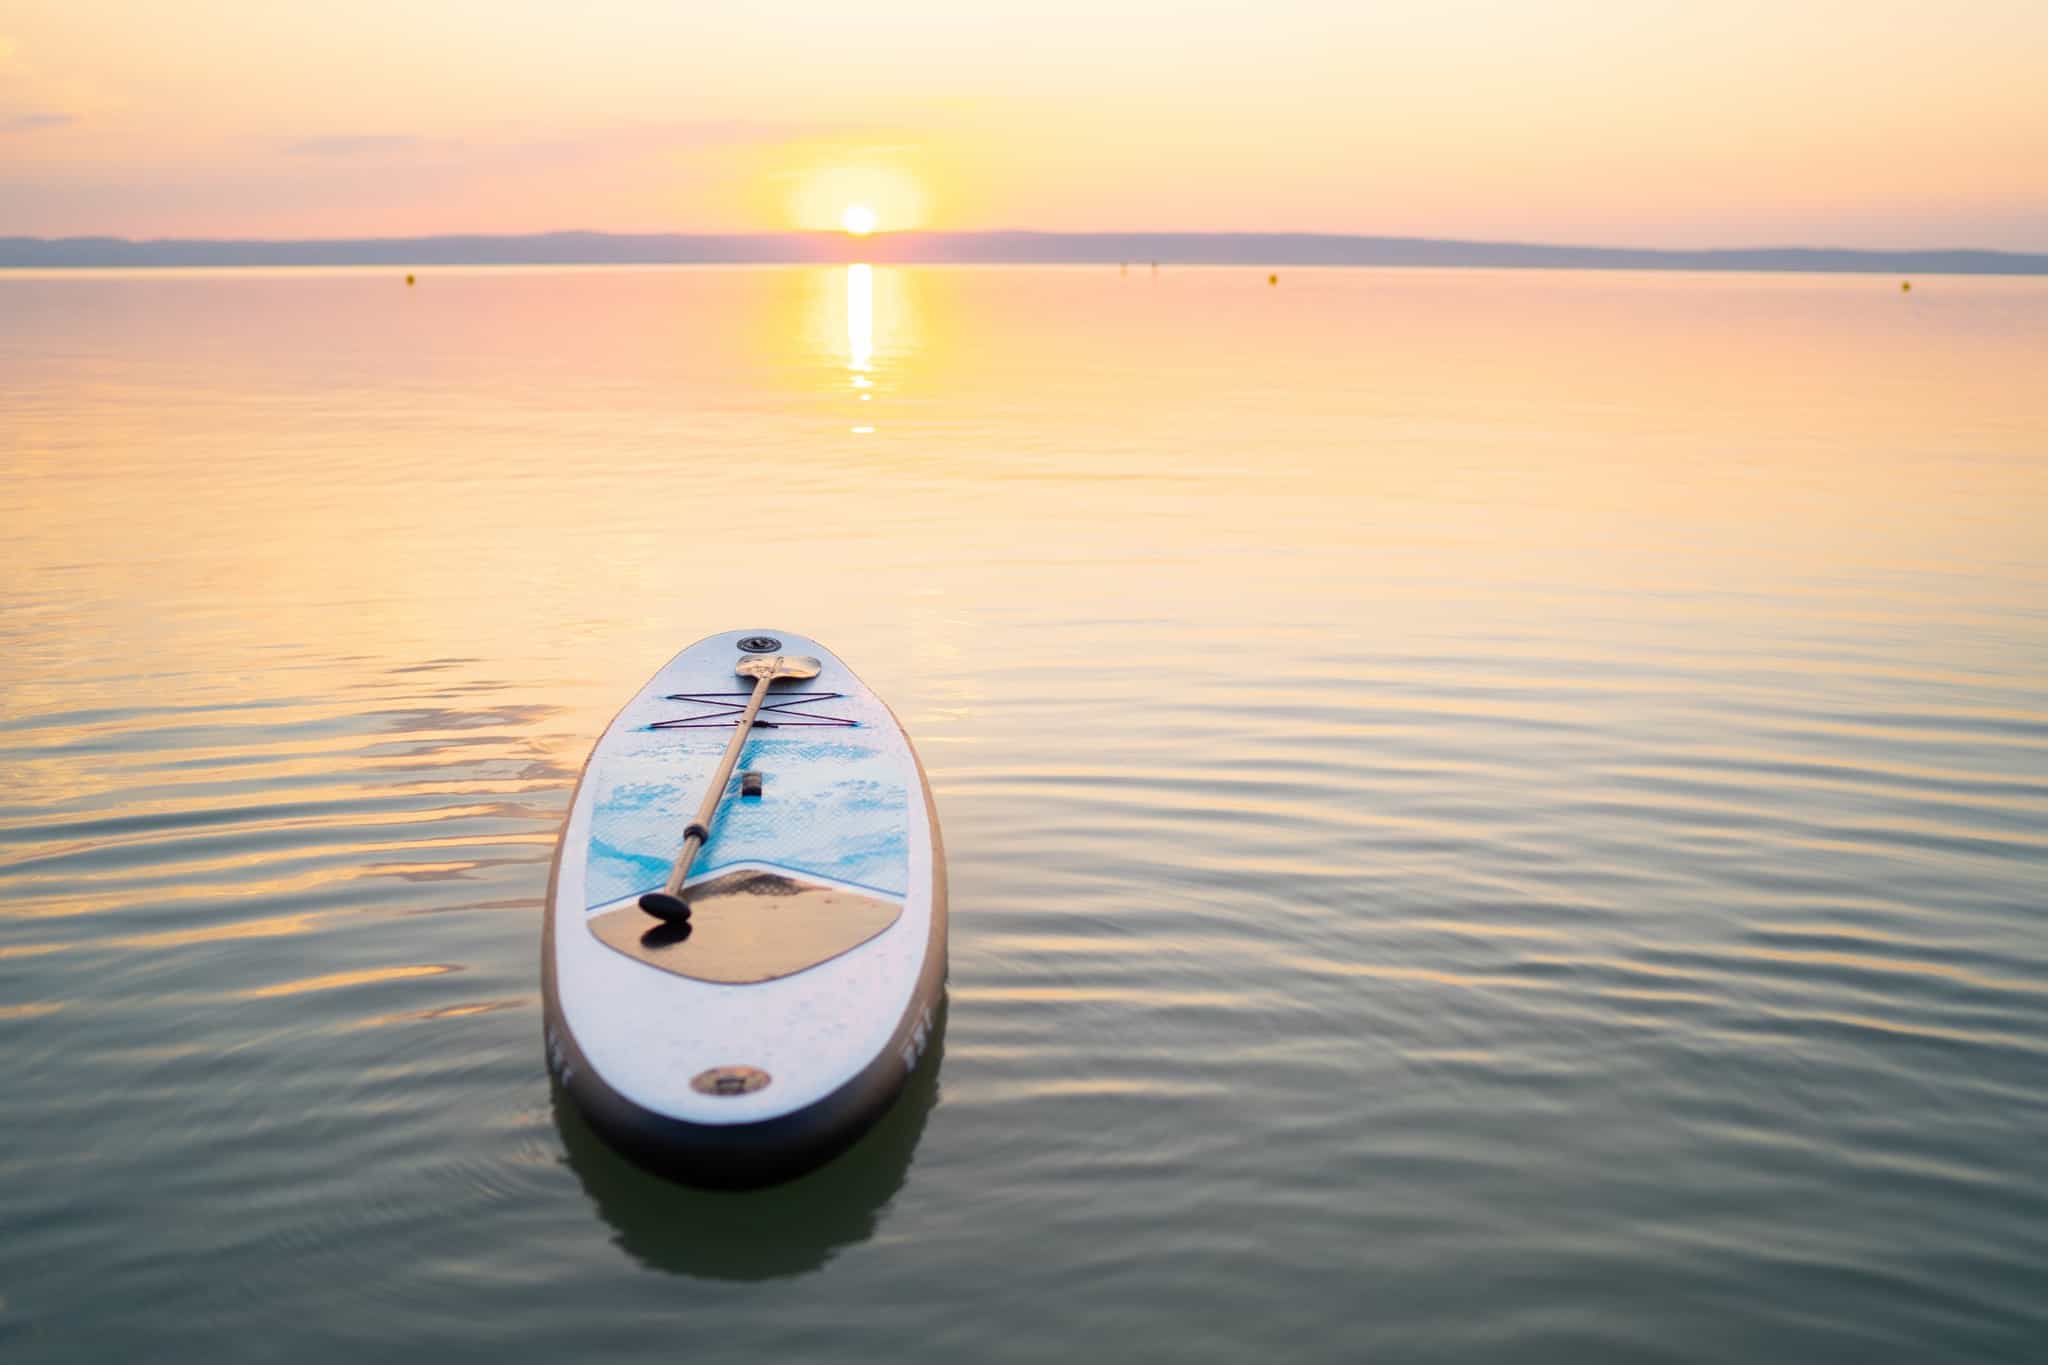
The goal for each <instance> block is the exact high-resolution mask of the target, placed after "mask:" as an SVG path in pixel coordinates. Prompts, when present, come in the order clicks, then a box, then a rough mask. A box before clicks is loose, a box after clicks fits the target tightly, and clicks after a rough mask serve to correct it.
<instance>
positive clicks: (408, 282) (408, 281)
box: [405, 275, 412, 284]
mask: <svg viewBox="0 0 2048 1365" xmlns="http://www.w3.org/2000/svg"><path fill="white" fill-rule="evenodd" d="M405 282H406V283H407V284H411V283H412V276H410V275H407V276H406V277H405Z"/></svg>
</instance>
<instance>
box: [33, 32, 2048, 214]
mask: <svg viewBox="0 0 2048 1365" xmlns="http://www.w3.org/2000/svg"><path fill="white" fill-rule="evenodd" d="M2044 72H2048V4H2043V3H2041V0H1958V3H1956V4H1954V5H1949V6H1932V5H1928V4H1925V3H1923V2H1922V0H1863V2H1862V3H1835V2H1832V0H1777V2H1776V3H1763V2H1761V0H1714V2H1712V3H1692V2H1691V0H1638V2H1637V3H1632V4H1614V3H1610V2H1608V0H1599V2H1597V3H1596V2H1595V0H1551V2H1550V3H1533V2H1532V0H1380V2H1379V3H1374V2H1373V0H1268V3H1263V4H1257V5H1250V4H1242V3H1233V4H1206V3H1201V0H1171V3H1168V2H1166V0H1132V2H1130V3H1118V4H1104V3H1101V0H1087V2H1086V3H1083V0H1034V2H1033V3H1030V4H1022V3H1013V2H1012V0H990V2H988V3H979V4H967V3H960V0H916V2H914V3H889V4H883V3H877V4H857V3H846V2H843V0H842V2H840V3H824V2H823V0H778V2H777V3H772V4H751V5H747V4H739V3H730V2H728V3H655V0H590V2H589V3H581V4H573V5H572V4H566V3H532V2H530V0H489V3H485V2H484V0H432V2H431V3H423V2H422V0H353V2H352V3H349V4H346V5H315V4H311V3H303V0H271V3H260V4H259V3H250V2H248V0H184V2H183V3H179V4H176V5H168V4H164V3H162V0H156V3H143V0H67V2H65V3H47V2H46V0H27V3H21V0H13V2H12V3H8V4H5V5H4V6H0V235H50V236H54V235H68V234H87V233H109V234H120V235H126V236H238V237H249V236H265V237H315V236H376V235H409V234H416V233H432V232H532V231H544V230H550V229H561V228H589V229H598V230H608V231H632V232H650V231H676V232H733V231H741V232H746V231H779V230H786V229H789V228H814V229H833V228H836V227H838V225H839V224H840V222H841V219H842V215H843V214H844V213H845V211H846V209H847V207H848V206H849V205H850V204H865V205H868V206H871V207H872V208H873V209H874V211H875V213H876V215H877V217H878V219H879V226H880V228H881V229H882V230H884V231H888V230H892V229H904V228H917V227H924V228H935V229H962V230H967V229H977V228H1042V229H1048V230H1089V229H1124V230H1160V231H1165V230H1190V231H1322V232H1358V233H1386V234H1401V235H1420V236H1439V237H1467V238H1495V239H1515V240H1523V241H1551V242H1583V243H1597V244H1619V245H1644V246H1675V247H1683V246H1733V245H1758V244H1767V245H1775V244H1784V243H1806V244H1818V245H1841V246H1872V247H1884V246H1901V247H1903V246H1983V247H2003V248H2008V249H2018V250H2035V251H2039V250H2048V93H2044V91H2048V77H2044V74H2043V73H2044Z"/></svg>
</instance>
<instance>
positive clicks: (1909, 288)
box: [1899, 280, 1913, 294]
mask: <svg viewBox="0 0 2048 1365" xmlns="http://www.w3.org/2000/svg"><path fill="white" fill-rule="evenodd" d="M1899 292H1900V293H1901V294H1910V293H1912V292H1913V282H1912V281H1911V280H1900V281H1899Z"/></svg>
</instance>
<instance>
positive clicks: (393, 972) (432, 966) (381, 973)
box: [242, 963, 461, 1000]
mask: <svg viewBox="0 0 2048 1365" xmlns="http://www.w3.org/2000/svg"><path fill="white" fill-rule="evenodd" d="M460 970H461V968H459V967H455V966H452V965H450V964H448V963H422V964H419V965H415V966H409V967H365V968H363V969H362V970H360V971H353V972H329V973H327V974H326V975H325V976H308V977H301V978H300V979H299V980H297V981H281V982H279V983H278V984H277V985H275V986H259V987H257V988H256V989H255V990H252V991H243V992H242V998H243V999H245V1000H269V999H274V998H276V997H278V996H281V995H305V994H307V993H309V992H311V991H333V990H340V989H342V988H344V987H347V986H367V985H370V984H373V983H375V982H380V981H409V980H411V979H413V978H415V977H422V976H446V975H447V974H448V973H450V972H454V971H460Z"/></svg>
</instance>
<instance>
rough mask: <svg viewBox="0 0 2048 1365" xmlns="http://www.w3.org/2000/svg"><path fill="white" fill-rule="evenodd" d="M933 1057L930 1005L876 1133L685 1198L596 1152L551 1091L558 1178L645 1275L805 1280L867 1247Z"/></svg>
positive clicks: (906, 1151)
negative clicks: (824, 1158)
mask: <svg viewBox="0 0 2048 1365" xmlns="http://www.w3.org/2000/svg"><path fill="white" fill-rule="evenodd" d="M945 1051H946V1004H945V1000H944V997H941V999H940V1004H939V1009H938V1017H937V1020H936V1022H935V1023H934V1024H933V1026H932V1040H931V1045H930V1047H928V1048H927V1049H926V1050H925V1055H924V1057H923V1059H922V1060H921V1061H920V1062H919V1063H918V1066H917V1070H916V1071H915V1072H914V1073H912V1075H911V1077H910V1080H909V1081H908V1083H906V1084H905V1085H904V1087H903V1093H902V1094H901V1095H898V1096H897V1097H896V1103H895V1104H894V1105H893V1106H892V1107H891V1108H890V1110H889V1112H888V1113H887V1114H885V1115H883V1116H882V1120H881V1122H879V1123H877V1124H876V1125H875V1126H874V1128H873V1129H871V1130H870V1131H869V1132H868V1134H867V1136H866V1137H864V1138H862V1139H861V1140H860V1141H859V1142H857V1143H855V1144H854V1145H853V1147H851V1148H850V1149H848V1150H847V1151H846V1152H844V1153H843V1154H841V1155H840V1156H839V1157H837V1158H835V1159H834V1160H832V1161H828V1162H826V1163H825V1165H823V1166H822V1167H820V1168H819V1169H817V1170H815V1171H812V1172H811V1173H810V1174H808V1175H805V1176H803V1177H801V1178H799V1179H796V1180H792V1181H789V1182H788V1183H786V1184H782V1185H774V1186H770V1187H769V1188H767V1189H760V1190H747V1191H739V1192H733V1191H722V1190H700V1189H692V1188H690V1187H689V1186H686V1185H678V1184H675V1183H673V1182H671V1181H668V1180H664V1179H662V1178H661V1177H660V1176H656V1175H651V1174H649V1173H648V1172H646V1171H643V1170H641V1169H640V1168H639V1167H638V1166H635V1165H634V1164H633V1163H632V1162H630V1161H628V1160H626V1158H624V1157H622V1156H620V1155H619V1154H618V1153H617V1152H614V1151H613V1150H612V1149H611V1148H610V1147H608V1146H606V1145H605V1143H604V1141H603V1140H602V1139H601V1138H599V1137H598V1136H597V1134H596V1133H594V1132H592V1131H591V1129H590V1125H589V1124H588V1123H586V1122H585V1121H584V1119H583V1115H582V1114H581V1113H579V1112H578V1111H577V1109H576V1106H575V1105H573V1104H571V1103H569V1102H568V1098H567V1096H565V1095H564V1094H563V1093H562V1087H561V1086H560V1084H558V1083H557V1084H551V1085H550V1087H549V1090H550V1097H551V1100H552V1104H553V1108H554V1115H555V1127H556V1129H557V1130H558V1131H559V1132H560V1133H561V1135H562V1146H563V1148H564V1149H565V1150H566V1152H567V1154H568V1162H569V1168H570V1169H571V1170H572V1171H574V1172H575V1173H576V1178H577V1179H578V1180H579V1181H581V1182H582V1184H583V1191H584V1193H585V1194H587V1195H589V1196H590V1198H591V1200H592V1202H593V1203H595V1204H596V1205H597V1212H598V1214H599V1216H601V1217H602V1218H603V1219H604V1220H605V1222H607V1223H609V1224H610V1225H611V1226H612V1228H613V1230H614V1231H615V1232H616V1233H617V1237H616V1239H615V1240H616V1242H617V1244H618V1246H619V1247H620V1248H621V1249H623V1250H625V1251H626V1252H628V1253H630V1254H631V1255H632V1256H633V1258H634V1259H635V1260H637V1261H639V1262H640V1263H641V1264H642V1265H644V1266H646V1267H647V1268H648V1269H650V1270H661V1271H667V1272H668V1273H670V1274H675V1275H689V1276H694V1277H696V1278H699V1279H711V1280H769V1279H776V1278H779V1277H782V1276H788V1275H803V1274H806V1273H808V1272H810V1271H813V1270H817V1269H819V1268H820V1267H822V1266H824V1265H825V1264H826V1263H827V1262H828V1261H830V1260H831V1259H832V1258H833V1257H834V1256H836V1255H837V1254H838V1253H839V1252H840V1251H841V1250H842V1249H844V1248H846V1247H850V1246H858V1245H859V1244H860V1243H862V1242H865V1241H867V1240H868V1239H869V1238H871V1237H873V1236H874V1235H875V1231H876V1228H877V1226H878V1225H879V1223H880V1221H881V1217H882V1213H883V1211H884V1210H885V1209H886V1208H887V1207H888V1205H889V1201H890V1200H892V1199H894V1198H895V1197H896V1193H897V1191H899V1190H901V1189H902V1188H903V1184H904V1181H905V1179H906V1178H907V1177H908V1176H909V1174H910V1167H911V1163H912V1161H913V1160H914V1159H915V1158H916V1155H917V1144H918V1141H919V1139H921V1138H922V1137H923V1136H924V1129H925V1123H926V1121H927V1120H928V1119H930V1117H931V1114H932V1111H933V1110H934V1109H936V1108H937V1107H938V1103H939V1065H940V1062H941V1061H942V1060H943V1058H944V1054H945Z"/></svg>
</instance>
